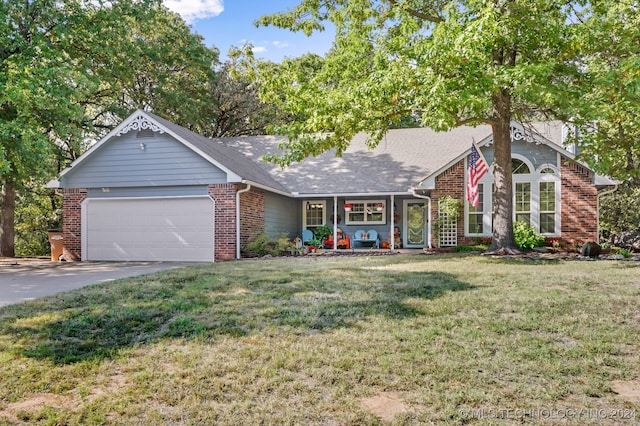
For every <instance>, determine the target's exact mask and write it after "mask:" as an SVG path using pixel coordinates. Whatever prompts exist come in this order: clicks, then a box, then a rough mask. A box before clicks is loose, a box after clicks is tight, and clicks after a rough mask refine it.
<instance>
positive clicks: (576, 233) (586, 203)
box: [560, 158, 598, 243]
mask: <svg viewBox="0 0 640 426" xmlns="http://www.w3.org/2000/svg"><path fill="white" fill-rule="evenodd" d="M560 178H561V195H560V198H561V200H562V211H561V224H562V226H561V228H562V239H563V240H565V241H568V242H571V243H574V242H580V243H584V242H587V241H598V190H597V188H596V187H595V186H594V185H593V183H592V180H593V172H591V171H590V170H588V169H586V168H585V167H583V166H581V165H580V164H578V163H576V162H574V161H571V160H569V159H566V158H562V160H561V162H560Z"/></svg>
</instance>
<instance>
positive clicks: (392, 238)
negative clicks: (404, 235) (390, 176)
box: [389, 194, 396, 251]
mask: <svg viewBox="0 0 640 426" xmlns="http://www.w3.org/2000/svg"><path fill="white" fill-rule="evenodd" d="M395 199H396V196H395V195H393V194H391V229H390V230H389V247H390V248H391V250H392V251H393V250H394V248H395V245H396V244H395V243H396V238H395V235H394V231H395V229H394V228H395V227H396V208H395V206H396V202H395Z"/></svg>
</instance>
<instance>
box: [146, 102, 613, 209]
mask: <svg viewBox="0 0 640 426" xmlns="http://www.w3.org/2000/svg"><path fill="white" fill-rule="evenodd" d="M147 114H149V113H147ZM149 116H151V117H153V119H155V120H157V121H158V123H159V124H161V125H162V126H164V127H166V128H167V129H168V130H169V131H171V132H173V133H175V134H176V135H178V136H180V137H181V138H183V139H184V140H185V141H187V142H189V143H190V144H192V145H193V146H194V147H196V148H197V149H199V150H200V151H202V152H203V153H204V154H205V155H207V156H209V157H210V158H212V159H214V160H215V161H217V162H218V163H219V164H222V165H223V166H225V167H226V168H227V169H229V170H230V171H232V172H233V173H235V174H237V175H239V176H240V177H241V178H242V179H245V180H247V181H250V182H253V183H256V184H260V185H264V186H265V187H268V188H271V189H273V190H276V191H281V192H285V193H290V194H300V195H307V196H314V195H317V196H326V195H342V194H344V195H348V194H374V193H378V194H389V193H395V194H398V193H406V192H407V191H408V190H409V189H410V188H412V187H414V186H415V185H416V184H418V182H421V181H423V180H424V179H426V178H428V177H430V176H432V175H433V174H434V173H436V172H439V171H441V169H442V168H443V167H445V166H447V165H448V164H450V163H451V162H453V161H456V160H458V159H460V158H462V157H463V156H464V155H466V153H467V151H468V150H469V149H470V147H471V142H472V141H474V142H476V143H481V142H482V141H484V140H487V138H489V137H490V136H491V127H490V126H488V125H481V126H476V127H469V126H463V127H458V128H455V129H452V130H449V131H446V132H436V131H434V130H432V129H428V128H413V129H395V130H390V131H389V132H388V133H387V134H386V136H385V137H384V138H383V140H382V141H381V142H380V143H379V144H378V146H377V147H376V148H374V149H369V148H368V147H367V145H366V136H365V135H364V134H359V135H357V136H356V137H355V138H354V139H353V141H352V142H351V144H350V145H349V147H348V148H347V150H346V151H345V152H344V154H343V155H342V157H336V156H335V150H331V151H328V152H325V153H323V154H321V155H319V156H317V157H310V158H307V159H305V160H303V161H301V162H299V163H294V164H292V165H290V166H289V167H287V168H285V169H281V168H280V166H277V165H275V164H271V163H267V162H265V161H263V160H262V157H263V156H264V155H265V154H277V153H279V152H280V150H279V148H278V145H279V144H280V143H283V142H286V138H285V137H283V136H266V135H265V136H244V137H234V138H219V139H209V138H206V137H203V136H201V135H198V134H197V133H194V132H192V131H190V130H188V129H185V128H183V127H181V126H178V125H177V124H175V123H172V122H171V121H168V120H165V119H163V118H161V117H158V116H157V115H154V114H149ZM525 127H526V129H527V130H530V131H534V132H535V133H537V134H538V135H539V136H542V137H543V138H544V139H543V140H544V142H545V143H548V144H549V145H550V146H554V145H555V148H556V149H558V150H560V151H564V150H563V149H562V145H561V144H562V123H560V122H545V123H534V124H531V125H528V126H525ZM565 152H566V151H565ZM567 154H569V153H567ZM569 155H570V154H569ZM598 179H599V180H598ZM606 181H607V182H605V181H603V180H602V177H600V176H598V177H597V182H598V183H600V184H601V185H606V184H607V183H608V181H610V179H606Z"/></svg>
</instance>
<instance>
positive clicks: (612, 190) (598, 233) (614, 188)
mask: <svg viewBox="0 0 640 426" xmlns="http://www.w3.org/2000/svg"><path fill="white" fill-rule="evenodd" d="M618 186H619V185H618V184H616V185H615V186H614V187H613V188H612V189H605V190H604V191H602V192H598V195H597V196H596V199H597V203H596V204H597V205H596V215H598V221H597V224H598V229H597V240H598V241H596V242H597V243H598V244H600V197H601V196H603V195H609V194H611V193H613V192H615V191H616V190H617V189H618Z"/></svg>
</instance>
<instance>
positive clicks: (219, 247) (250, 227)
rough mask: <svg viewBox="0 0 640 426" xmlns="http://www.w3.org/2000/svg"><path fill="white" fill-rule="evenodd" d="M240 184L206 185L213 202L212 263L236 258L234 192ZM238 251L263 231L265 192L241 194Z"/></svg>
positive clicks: (250, 191)
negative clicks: (213, 246)
mask: <svg viewBox="0 0 640 426" xmlns="http://www.w3.org/2000/svg"><path fill="white" fill-rule="evenodd" d="M245 188H246V186H245V185H241V184H219V185H209V196H211V198H213V199H214V201H215V219H214V220H215V230H214V232H215V236H214V245H215V250H214V256H215V260H231V259H235V258H236V192H237V191H239V190H242V189H245ZM240 217H241V218H242V219H241V221H240V247H243V246H244V245H246V244H247V242H248V241H249V239H251V238H253V237H255V236H256V234H259V233H261V232H262V231H263V230H264V192H263V191H261V190H255V189H251V190H249V191H247V192H243V193H241V194H240Z"/></svg>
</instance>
